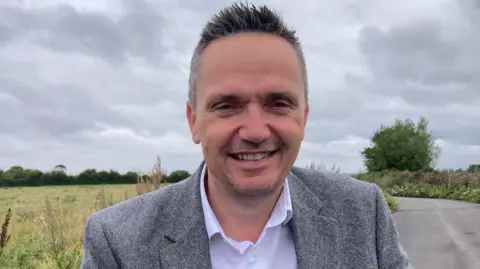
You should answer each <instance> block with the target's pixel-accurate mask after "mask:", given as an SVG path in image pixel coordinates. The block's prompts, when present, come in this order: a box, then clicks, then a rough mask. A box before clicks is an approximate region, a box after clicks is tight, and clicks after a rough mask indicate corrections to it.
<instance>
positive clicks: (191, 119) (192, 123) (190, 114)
mask: <svg viewBox="0 0 480 269" xmlns="http://www.w3.org/2000/svg"><path fill="white" fill-rule="evenodd" d="M186 109H187V111H186V114H187V120H188V127H189V128H190V133H191V134H192V140H193V142H194V143H195V144H199V143H200V136H199V135H198V130H197V126H196V122H197V115H196V114H195V111H194V110H193V108H192V105H191V104H190V101H187V104H186Z"/></svg>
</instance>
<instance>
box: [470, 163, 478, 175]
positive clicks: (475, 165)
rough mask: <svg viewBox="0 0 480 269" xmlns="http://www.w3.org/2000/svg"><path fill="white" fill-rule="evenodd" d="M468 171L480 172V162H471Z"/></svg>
mask: <svg viewBox="0 0 480 269" xmlns="http://www.w3.org/2000/svg"><path fill="white" fill-rule="evenodd" d="M467 171H468V172H470V173H474V172H480V164H471V165H470V166H468V169H467Z"/></svg>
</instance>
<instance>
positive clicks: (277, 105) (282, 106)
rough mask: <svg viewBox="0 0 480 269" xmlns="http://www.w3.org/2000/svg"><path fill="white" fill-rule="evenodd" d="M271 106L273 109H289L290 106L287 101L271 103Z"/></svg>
mask: <svg viewBox="0 0 480 269" xmlns="http://www.w3.org/2000/svg"><path fill="white" fill-rule="evenodd" d="M272 106H273V107H275V108H285V107H290V106H291V105H290V103H288V102H287V101H284V100H281V101H275V102H273V104H272Z"/></svg>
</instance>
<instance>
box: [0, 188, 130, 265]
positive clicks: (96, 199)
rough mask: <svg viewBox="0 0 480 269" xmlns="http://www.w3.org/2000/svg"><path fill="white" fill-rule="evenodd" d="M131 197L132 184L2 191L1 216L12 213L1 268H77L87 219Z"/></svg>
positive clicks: (0, 262) (0, 190) (5, 189)
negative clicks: (8, 210)
mask: <svg viewBox="0 0 480 269" xmlns="http://www.w3.org/2000/svg"><path fill="white" fill-rule="evenodd" d="M135 195H137V189H136V185H133V184H132V185H106V186H59V187H56V186H54V187H26V188H2V189H0V197H1V198H0V200H1V202H0V212H6V211H7V209H8V208H11V212H12V217H11V219H10V225H8V230H7V231H6V233H5V234H9V235H10V240H9V241H8V242H7V243H6V244H5V247H4V248H3V253H1V256H0V268H22V269H29V268H35V269H46V268H49V269H51V268H62V269H63V268H65V269H66V268H69V269H70V268H78V267H79V266H80V260H81V257H82V255H83V252H82V251H83V249H82V238H83V229H84V224H85V221H86V219H87V217H88V216H89V215H90V214H92V213H93V212H95V211H97V210H99V209H101V208H104V207H107V206H109V205H112V204H114V203H117V202H119V201H122V200H125V199H127V198H130V197H133V196H135ZM0 221H3V219H0ZM0 246H1V245H0Z"/></svg>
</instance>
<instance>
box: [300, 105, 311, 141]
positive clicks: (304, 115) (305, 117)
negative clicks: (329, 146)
mask: <svg viewBox="0 0 480 269" xmlns="http://www.w3.org/2000/svg"><path fill="white" fill-rule="evenodd" d="M309 113H310V106H309V105H308V103H306V104H305V110H304V111H303V132H302V140H303V139H304V138H305V127H306V126H307V121H308V114H309Z"/></svg>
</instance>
